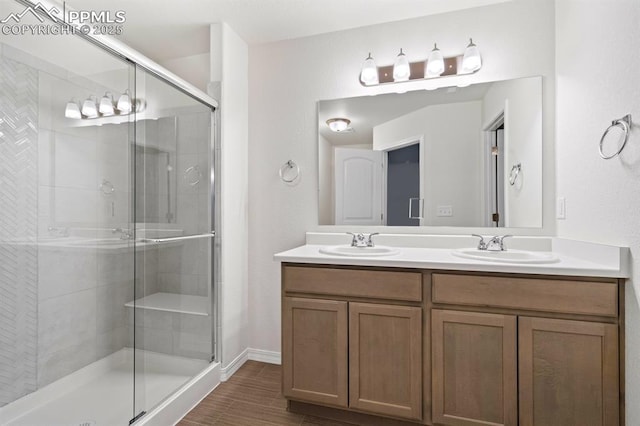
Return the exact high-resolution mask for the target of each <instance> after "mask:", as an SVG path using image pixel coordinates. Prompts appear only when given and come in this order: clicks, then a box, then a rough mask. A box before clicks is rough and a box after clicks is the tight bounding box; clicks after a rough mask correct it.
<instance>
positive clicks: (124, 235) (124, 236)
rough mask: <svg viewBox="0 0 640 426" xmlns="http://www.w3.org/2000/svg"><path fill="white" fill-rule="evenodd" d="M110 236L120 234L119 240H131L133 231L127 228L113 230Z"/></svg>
mask: <svg viewBox="0 0 640 426" xmlns="http://www.w3.org/2000/svg"><path fill="white" fill-rule="evenodd" d="M111 233H112V234H120V239H121V240H131V239H133V231H131V229H128V228H113V229H112V230H111Z"/></svg>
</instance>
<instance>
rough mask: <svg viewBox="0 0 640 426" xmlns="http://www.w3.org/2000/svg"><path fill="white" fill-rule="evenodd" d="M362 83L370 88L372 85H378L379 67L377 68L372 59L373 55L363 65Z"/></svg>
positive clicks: (361, 72)
mask: <svg viewBox="0 0 640 426" xmlns="http://www.w3.org/2000/svg"><path fill="white" fill-rule="evenodd" d="M360 81H362V83H364V85H365V86H370V85H372V84H378V83H379V80H378V67H377V66H376V63H375V61H374V60H373V58H372V57H371V53H369V56H368V57H367V59H365V61H364V63H363V64H362V71H360Z"/></svg>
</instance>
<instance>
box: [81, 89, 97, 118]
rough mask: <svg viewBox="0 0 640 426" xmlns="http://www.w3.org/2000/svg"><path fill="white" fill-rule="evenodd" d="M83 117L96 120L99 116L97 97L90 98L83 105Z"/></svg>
mask: <svg viewBox="0 0 640 426" xmlns="http://www.w3.org/2000/svg"><path fill="white" fill-rule="evenodd" d="M82 115H84V116H85V117H88V118H95V117H97V116H98V108H97V106H96V101H95V96H93V95H91V96H89V97H88V98H87V99H86V100H85V101H84V102H83V103H82Z"/></svg>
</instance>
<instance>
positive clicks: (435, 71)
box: [360, 39, 482, 87]
mask: <svg viewBox="0 0 640 426" xmlns="http://www.w3.org/2000/svg"><path fill="white" fill-rule="evenodd" d="M480 68H482V57H481V56H480V50H479V49H478V46H476V44H475V43H474V42H473V40H472V39H469V44H468V45H467V47H466V49H465V51H464V53H463V54H459V55H456V56H448V57H445V56H444V55H443V53H442V52H441V51H440V49H439V48H438V46H437V45H436V44H434V45H433V50H431V52H430V53H429V56H428V58H427V59H426V60H420V61H415V62H409V59H408V58H407V56H406V55H405V53H404V51H403V50H402V49H400V54H398V56H397V57H396V60H395V62H394V64H393V65H384V66H376V63H375V62H374V61H373V58H372V57H371V54H369V56H368V57H367V58H366V59H365V61H364V63H363V64H362V68H361V70H360V83H361V84H362V85H363V86H376V85H379V84H386V83H399V82H403V81H413V80H422V79H434V78H439V77H446V76H451V75H453V76H460V75H466V74H472V73H475V72H477V71H478V70H479V69H480ZM467 84H469V83H468V82H466V81H462V82H460V83H459V85H460V87H462V86H463V85H467Z"/></svg>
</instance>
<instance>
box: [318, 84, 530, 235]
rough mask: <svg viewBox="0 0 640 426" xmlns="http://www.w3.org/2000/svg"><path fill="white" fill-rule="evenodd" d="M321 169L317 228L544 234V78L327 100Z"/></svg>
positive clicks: (321, 117)
mask: <svg viewBox="0 0 640 426" xmlns="http://www.w3.org/2000/svg"><path fill="white" fill-rule="evenodd" d="M335 118H345V119H347V120H348V124H347V127H346V129H345V130H342V131H338V132H336V131H333V130H331V129H330V127H329V125H328V124H327V120H331V119H335ZM331 121H332V120H331ZM334 127H336V126H334ZM318 163H319V164H318V169H319V212H318V213H319V222H320V225H386V226H465V227H528V228H531V227H541V226H542V78H541V77H530V78H520V79H513V80H503V81H495V82H489V83H481V84H474V85H472V86H468V87H445V88H440V89H437V90H433V91H427V90H419V91H413V92H406V93H391V94H383V95H377V96H363V97H356V98H347V99H335V100H327V101H320V102H318Z"/></svg>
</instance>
